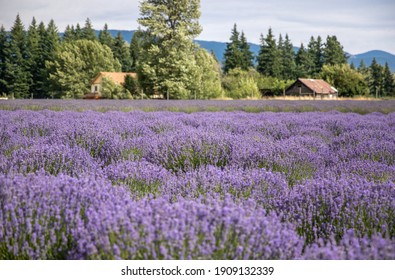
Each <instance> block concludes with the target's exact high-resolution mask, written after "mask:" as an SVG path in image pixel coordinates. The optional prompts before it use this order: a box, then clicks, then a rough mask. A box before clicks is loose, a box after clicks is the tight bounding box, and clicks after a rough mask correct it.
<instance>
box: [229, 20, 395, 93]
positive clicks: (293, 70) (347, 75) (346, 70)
mask: <svg viewBox="0 0 395 280" xmlns="http://www.w3.org/2000/svg"><path fill="white" fill-rule="evenodd" d="M260 42H261V44H260V51H259V54H258V56H257V57H254V56H253V54H252V52H251V51H250V48H249V45H248V44H247V39H246V37H245V34H244V32H241V33H240V32H239V31H238V30H237V25H236V24H235V25H234V27H233V29H232V32H231V37H230V42H229V43H227V47H226V51H225V54H224V66H223V71H224V74H225V76H224V79H223V85H224V87H225V89H226V90H227V92H228V93H229V95H230V96H231V97H235V98H240V97H248V96H249V94H251V92H253V93H255V95H256V96H258V95H259V94H267V95H281V94H283V91H284V89H285V88H287V86H288V85H290V84H292V83H293V82H294V81H295V79H297V78H319V79H324V80H326V81H327V82H329V83H330V84H332V85H334V86H335V87H336V88H337V89H338V90H339V94H340V96H345V97H353V96H356V95H362V96H369V95H371V96H377V97H390V96H395V83H394V76H393V75H392V74H391V71H390V68H389V66H388V63H386V64H385V66H384V67H383V66H381V65H379V64H378V63H377V62H376V60H375V59H374V60H373V62H372V64H371V65H370V66H369V67H367V66H366V65H365V64H364V62H363V61H362V62H361V64H360V65H359V67H358V68H356V67H355V66H354V65H349V64H348V63H347V58H348V57H347V55H346V53H345V52H344V50H343V46H342V45H341V43H340V42H339V41H338V40H337V37H336V36H328V37H327V38H326V41H325V42H324V41H323V40H322V38H321V37H320V36H318V37H317V38H314V37H313V36H312V37H311V39H310V42H309V43H308V45H307V46H306V47H305V46H304V45H303V44H301V46H300V48H299V49H298V51H297V52H295V50H294V47H293V44H292V42H291V41H290V39H289V37H288V34H287V35H285V38H284V37H283V36H282V34H280V35H279V37H278V40H276V38H275V36H274V35H273V31H272V29H271V28H269V30H268V33H267V35H266V36H263V35H261V38H260Z"/></svg>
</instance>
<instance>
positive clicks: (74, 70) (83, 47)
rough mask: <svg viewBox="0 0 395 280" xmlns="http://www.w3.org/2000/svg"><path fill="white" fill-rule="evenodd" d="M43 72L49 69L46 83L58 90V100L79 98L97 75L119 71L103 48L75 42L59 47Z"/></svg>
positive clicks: (90, 43) (104, 47) (85, 41)
mask: <svg viewBox="0 0 395 280" xmlns="http://www.w3.org/2000/svg"><path fill="white" fill-rule="evenodd" d="M47 68H49V69H52V73H51V74H50V79H51V80H52V81H53V83H54V84H56V86H57V87H58V88H59V89H61V96H60V97H62V98H81V97H82V96H83V94H84V93H86V92H87V91H88V90H89V82H90V81H91V80H92V79H93V78H94V77H95V76H96V75H97V74H98V73H99V72H114V71H120V70H121V65H120V64H119V62H118V60H116V59H114V57H113V54H112V52H111V50H110V48H108V47H107V46H103V45H102V44H100V43H99V42H97V41H91V40H77V41H74V42H70V43H63V44H62V45H61V46H60V48H59V49H58V51H57V53H56V56H55V59H54V60H53V61H47Z"/></svg>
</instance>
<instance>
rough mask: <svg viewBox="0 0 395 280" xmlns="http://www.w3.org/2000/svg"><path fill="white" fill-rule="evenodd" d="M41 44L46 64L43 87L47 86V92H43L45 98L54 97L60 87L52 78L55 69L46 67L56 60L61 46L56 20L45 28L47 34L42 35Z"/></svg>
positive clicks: (43, 70) (43, 72)
mask: <svg viewBox="0 0 395 280" xmlns="http://www.w3.org/2000/svg"><path fill="white" fill-rule="evenodd" d="M41 38H42V40H41V45H42V52H43V53H42V61H43V62H44V64H45V67H44V68H43V69H42V73H41V75H42V81H43V88H45V92H44V93H43V96H42V97H43V98H48V97H52V98H53V97H54V94H55V93H56V92H58V91H59V90H60V89H59V88H57V87H56V84H54V83H53V81H52V80H50V79H49V78H50V74H51V73H53V69H50V68H48V67H46V66H47V65H46V64H47V62H51V61H54V59H55V57H56V53H57V51H58V48H59V47H60V37H59V34H58V28H57V26H56V24H55V22H54V20H51V21H50V22H49V24H48V26H47V29H46V30H45V36H42V37H41Z"/></svg>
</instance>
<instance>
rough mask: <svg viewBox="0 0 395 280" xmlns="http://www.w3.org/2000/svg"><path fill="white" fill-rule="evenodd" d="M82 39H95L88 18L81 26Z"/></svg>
mask: <svg viewBox="0 0 395 280" xmlns="http://www.w3.org/2000/svg"><path fill="white" fill-rule="evenodd" d="M82 39H86V40H91V41H96V40H97V37H96V32H95V30H94V29H93V26H92V22H91V20H90V19H89V18H87V19H86V21H85V26H84V28H82Z"/></svg>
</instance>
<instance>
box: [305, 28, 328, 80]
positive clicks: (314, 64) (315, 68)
mask: <svg viewBox="0 0 395 280" xmlns="http://www.w3.org/2000/svg"><path fill="white" fill-rule="evenodd" d="M307 47H308V50H307V53H308V55H309V61H310V62H311V68H310V73H309V75H310V76H311V77H318V74H319V73H320V72H321V69H322V66H323V65H324V54H323V45H322V39H321V37H320V36H318V37H317V40H315V39H314V37H313V36H311V38H310V42H309V45H308V46H307Z"/></svg>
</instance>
